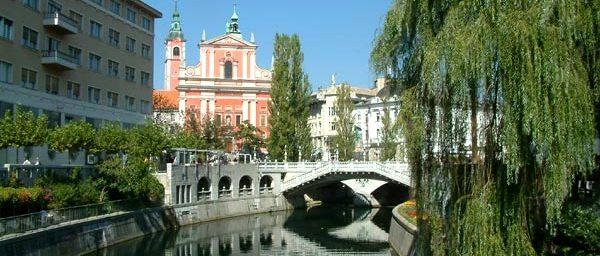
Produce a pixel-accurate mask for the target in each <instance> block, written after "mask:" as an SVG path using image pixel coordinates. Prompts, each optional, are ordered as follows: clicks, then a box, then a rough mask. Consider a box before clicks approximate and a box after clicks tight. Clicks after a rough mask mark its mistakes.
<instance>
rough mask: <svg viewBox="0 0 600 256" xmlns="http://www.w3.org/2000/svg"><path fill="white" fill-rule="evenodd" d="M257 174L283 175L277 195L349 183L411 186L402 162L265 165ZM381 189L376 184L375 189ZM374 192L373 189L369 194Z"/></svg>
mask: <svg viewBox="0 0 600 256" xmlns="http://www.w3.org/2000/svg"><path fill="white" fill-rule="evenodd" d="M258 171H259V173H286V175H285V178H284V179H283V182H282V184H281V192H291V191H294V190H304V189H309V188H311V187H314V186H319V185H321V184H324V183H331V182H335V181H344V180H350V179H359V180H361V179H373V180H380V181H384V182H394V183H399V184H402V185H405V186H408V187H410V186H411V179H410V170H409V166H408V163H405V162H365V161H360V162H358V161H355V162H268V163H260V164H259V165H258ZM379 185H381V183H379V184H378V185H376V186H379ZM373 189H376V187H374V188H372V189H371V190H373Z"/></svg>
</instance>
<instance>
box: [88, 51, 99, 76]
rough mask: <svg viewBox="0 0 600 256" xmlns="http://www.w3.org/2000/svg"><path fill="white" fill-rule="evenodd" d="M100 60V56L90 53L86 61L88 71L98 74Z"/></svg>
mask: <svg viewBox="0 0 600 256" xmlns="http://www.w3.org/2000/svg"><path fill="white" fill-rule="evenodd" d="M101 60H102V59H101V58H100V56H98V55H96V54H93V53H90V56H89V59H88V61H89V63H88V64H89V68H90V70H92V71H96V72H100V61H101Z"/></svg>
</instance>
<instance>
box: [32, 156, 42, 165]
mask: <svg viewBox="0 0 600 256" xmlns="http://www.w3.org/2000/svg"><path fill="white" fill-rule="evenodd" d="M33 165H40V158H39V157H36V158H35V163H34V164H33Z"/></svg>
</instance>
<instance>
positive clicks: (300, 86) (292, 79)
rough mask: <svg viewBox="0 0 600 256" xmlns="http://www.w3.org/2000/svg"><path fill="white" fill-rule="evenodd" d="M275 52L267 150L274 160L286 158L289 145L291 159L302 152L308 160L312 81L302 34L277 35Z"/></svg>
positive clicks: (288, 153) (289, 157)
mask: <svg viewBox="0 0 600 256" xmlns="http://www.w3.org/2000/svg"><path fill="white" fill-rule="evenodd" d="M273 55H274V56H273V57H274V63H273V79H272V83H273V85H272V86H271V101H270V102H269V112H270V113H271V116H270V117H269V130H270V132H271V134H270V138H269V140H268V142H267V149H268V151H269V155H270V156H271V159H275V160H284V157H285V150H286V148H287V156H288V159H298V158H299V157H300V152H302V157H303V158H304V159H307V158H309V157H310V153H311V143H310V127H309V126H308V116H309V114H310V113H309V111H310V84H309V82H308V76H307V75H306V74H305V73H304V71H303V70H302V63H303V62H304V54H303V53H302V51H301V47H300V37H299V36H298V35H296V34H294V35H291V36H288V35H285V34H276V35H275V49H274V51H273Z"/></svg>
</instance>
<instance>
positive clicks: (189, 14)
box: [145, 0, 392, 90]
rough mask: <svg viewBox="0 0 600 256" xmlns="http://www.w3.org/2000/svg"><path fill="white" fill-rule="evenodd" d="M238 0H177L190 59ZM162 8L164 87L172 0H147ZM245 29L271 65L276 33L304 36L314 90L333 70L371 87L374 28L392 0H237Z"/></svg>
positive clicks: (261, 59) (158, 78)
mask: <svg viewBox="0 0 600 256" xmlns="http://www.w3.org/2000/svg"><path fill="white" fill-rule="evenodd" d="M234 1H235V0H212V1H209V0H178V7H179V12H180V14H181V21H182V22H181V25H182V28H183V32H184V35H185V38H186V40H187V45H186V51H187V54H186V62H187V65H193V64H196V63H198V59H199V56H198V54H199V53H198V47H197V44H198V43H199V42H200V39H201V35H202V30H203V29H204V30H206V37H207V39H210V38H214V37H217V36H219V35H221V34H223V33H225V22H227V20H228V19H229V18H230V17H231V14H232V9H233V3H234ZM145 2H146V3H148V4H149V5H151V6H152V7H154V8H156V9H158V10H159V11H161V12H162V13H163V18H161V19H157V20H156V30H155V42H154V43H155V49H154V57H155V62H154V87H155V88H157V89H160V88H163V81H164V80H163V79H164V74H163V73H164V38H165V37H166V35H167V33H168V30H169V24H170V22H171V15H172V14H173V10H174V0H145ZM235 2H237V13H238V15H239V24H240V30H241V31H242V35H243V36H244V38H245V39H246V40H250V33H251V32H254V35H255V38H256V43H257V45H258V47H259V48H258V53H257V63H258V65H259V66H261V67H263V68H270V66H271V55H272V52H273V41H274V38H275V33H285V34H293V33H296V34H298V35H299V36H300V41H301V44H302V51H303V53H304V72H305V73H307V74H308V76H309V79H310V82H311V85H312V88H313V90H316V89H317V88H319V87H323V88H324V87H327V86H328V85H329V83H330V80H331V74H333V73H335V74H336V80H337V82H345V83H349V84H351V85H353V86H361V87H371V86H372V85H373V80H374V79H375V75H374V74H373V73H372V72H371V70H370V69H369V53H370V51H371V46H372V42H373V39H374V37H375V32H376V30H377V29H378V28H380V27H381V24H382V23H383V19H384V16H385V13H386V12H387V9H388V8H389V6H390V5H391V3H392V0H371V1H367V0H351V1H348V0H321V1H317V0H303V1H285V0H252V1H251V0H237V1H235Z"/></svg>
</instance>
